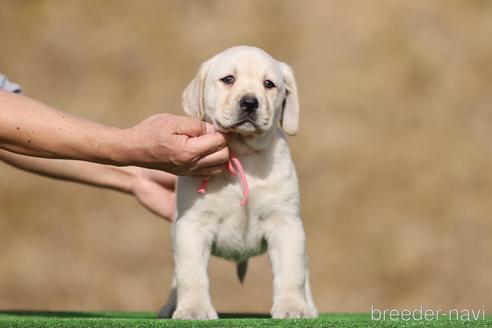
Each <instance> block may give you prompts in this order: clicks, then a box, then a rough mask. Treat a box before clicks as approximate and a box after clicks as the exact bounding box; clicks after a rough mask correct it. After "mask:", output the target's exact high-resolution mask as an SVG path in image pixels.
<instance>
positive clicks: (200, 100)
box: [182, 59, 212, 120]
mask: <svg viewBox="0 0 492 328" xmlns="http://www.w3.org/2000/svg"><path fill="white" fill-rule="evenodd" d="M211 62H212V60H211V59H210V60H208V61H206V62H205V63H203V64H202V65H201V66H200V69H199V70H198V74H197V75H196V76H195V78H194V79H193V80H191V82H190V83H189V84H188V86H187V87H186V89H185V90H184V91H183V98H182V103H183V108H184V111H185V113H186V114H188V115H190V116H194V117H197V118H199V119H201V120H202V119H203V118H204V117H205V104H204V89H205V80H206V79H207V75H208V71H209V69H210V66H211Z"/></svg>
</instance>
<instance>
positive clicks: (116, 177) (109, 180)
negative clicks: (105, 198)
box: [0, 149, 134, 193]
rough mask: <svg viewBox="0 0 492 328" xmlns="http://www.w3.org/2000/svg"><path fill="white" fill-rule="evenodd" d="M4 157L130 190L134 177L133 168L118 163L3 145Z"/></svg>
mask: <svg viewBox="0 0 492 328" xmlns="http://www.w3.org/2000/svg"><path fill="white" fill-rule="evenodd" d="M0 160H2V161H4V162H6V163H8V164H10V165H12V166H14V167H17V168H19V169H22V170H25V171H29V172H32V173H36V174H39V175H43V176H47V177H51V178H56V179H61V180H67V181H74V182H79V183H83V184H87V185H91V186H96V187H103V188H107V189H113V190H118V191H121V192H124V193H130V192H131V188H132V182H133V178H134V170H133V169H132V168H122V167H114V166H108V165H102V164H95V163H89V162H82V161H75V160H56V159H46V158H37V157H31V156H25V155H19V154H15V153H12V152H8V151H5V150H1V149H0Z"/></svg>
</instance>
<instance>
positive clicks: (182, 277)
mask: <svg viewBox="0 0 492 328" xmlns="http://www.w3.org/2000/svg"><path fill="white" fill-rule="evenodd" d="M183 219H184V218H183ZM175 224H176V226H175V231H174V241H173V246H174V270H175V277H176V283H177V284H176V287H177V296H178V304H177V307H176V311H175V312H174V314H173V319H184V320H193V319H198V320H207V319H217V318H218V317H217V312H215V310H214V308H213V307H212V302H211V301H210V294H209V281H208V275H207V266H208V260H209V258H210V247H211V243H212V238H213V235H212V234H211V233H210V232H209V231H207V229H204V227H203V226H201V225H197V224H195V223H193V222H186V221H185V220H178V221H177V222H176V223H175Z"/></svg>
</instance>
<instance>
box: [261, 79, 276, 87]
mask: <svg viewBox="0 0 492 328" xmlns="http://www.w3.org/2000/svg"><path fill="white" fill-rule="evenodd" d="M263 85H264V86H265V88H267V89H273V88H275V83H273V82H272V81H270V80H265V82H263Z"/></svg>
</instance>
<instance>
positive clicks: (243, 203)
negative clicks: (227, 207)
mask: <svg viewBox="0 0 492 328" xmlns="http://www.w3.org/2000/svg"><path fill="white" fill-rule="evenodd" d="M234 166H236V168H234ZM227 170H228V171H229V173H230V174H231V175H232V176H236V174H237V172H236V170H237V171H238V172H239V177H240V178H241V184H242V186H243V199H242V200H241V202H240V204H241V206H246V204H248V200H249V186H248V181H247V180H246V175H245V174H244V169H243V165H242V164H241V162H240V161H239V158H237V156H236V154H234V153H233V152H230V156H229V162H227ZM207 186H208V178H206V179H203V180H202V183H201V184H200V186H199V187H198V192H199V193H201V194H204V193H205V189H206V188H207Z"/></svg>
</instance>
